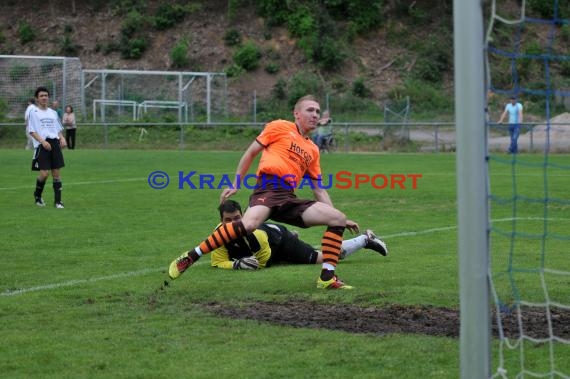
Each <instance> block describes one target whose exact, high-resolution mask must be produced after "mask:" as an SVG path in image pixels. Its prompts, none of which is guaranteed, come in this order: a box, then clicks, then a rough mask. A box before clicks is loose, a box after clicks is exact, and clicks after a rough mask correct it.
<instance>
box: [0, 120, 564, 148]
mask: <svg viewBox="0 0 570 379" xmlns="http://www.w3.org/2000/svg"><path fill="white" fill-rule="evenodd" d="M263 125H264V124H263V123H233V122H226V123H207V122H202V123H176V122H174V123H143V122H129V123H100V122H98V123H85V122H81V123H79V127H78V131H77V133H78V147H79V148H82V147H83V148H101V149H107V148H137V149H138V148H144V149H153V148H160V149H192V150H242V149H245V148H246V147H247V145H249V144H250V143H251V141H253V140H254V138H255V137H256V136H257V134H258V133H259V132H260V131H261V129H262V128H263ZM455 132H456V130H455V124H454V123H450V122H426V123H357V122H353V123H350V122H343V123H335V124H334V125H333V135H334V140H335V144H334V146H333V147H334V148H333V149H331V151H330V152H331V153H350V152H425V153H440V152H454V151H455V148H456V133H455ZM25 143H26V139H25V135H24V126H23V122H22V123H4V124H1V123H0V148H2V147H5V148H14V147H23V146H24V145H25ZM509 144H510V137H509V132H508V126H507V125H498V124H492V125H490V126H489V130H488V146H489V150H490V151H493V152H507V150H508V146H509ZM518 144H519V151H520V152H543V151H545V149H546V148H548V149H549V151H550V152H554V153H555V152H562V153H564V152H570V123H550V124H544V123H525V124H523V125H522V126H521V134H520V137H519V139H518Z"/></svg>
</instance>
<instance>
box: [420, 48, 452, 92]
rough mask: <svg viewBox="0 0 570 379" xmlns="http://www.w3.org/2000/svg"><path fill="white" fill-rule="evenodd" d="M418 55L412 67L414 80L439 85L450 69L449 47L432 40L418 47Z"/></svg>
mask: <svg viewBox="0 0 570 379" xmlns="http://www.w3.org/2000/svg"><path fill="white" fill-rule="evenodd" d="M418 54H419V56H420V58H419V59H418V60H417V62H416V65H415V67H414V71H413V75H414V78H416V79H420V80H424V81H427V82H431V83H439V82H440V81H441V80H442V78H443V74H444V73H445V72H446V71H447V70H448V69H449V67H451V52H450V50H449V45H448V44H447V43H445V41H443V40H439V39H437V38H432V39H431V40H429V41H425V42H423V43H422V44H421V45H420V46H419V51H418Z"/></svg>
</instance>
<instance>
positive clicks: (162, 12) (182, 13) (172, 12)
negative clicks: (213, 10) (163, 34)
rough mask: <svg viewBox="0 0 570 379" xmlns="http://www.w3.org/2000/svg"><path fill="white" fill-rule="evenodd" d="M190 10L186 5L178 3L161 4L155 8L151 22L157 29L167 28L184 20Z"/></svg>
mask: <svg viewBox="0 0 570 379" xmlns="http://www.w3.org/2000/svg"><path fill="white" fill-rule="evenodd" d="M190 11H191V10H190V9H189V8H188V7H185V6H182V5H179V4H161V5H159V7H158V8H157V10H156V13H155V15H154V17H153V22H152V23H153V24H154V27H155V28H156V29H158V30H165V29H169V28H172V27H173V26H175V25H176V24H178V23H180V22H182V21H184V18H185V17H186V15H187V14H188V13H190Z"/></svg>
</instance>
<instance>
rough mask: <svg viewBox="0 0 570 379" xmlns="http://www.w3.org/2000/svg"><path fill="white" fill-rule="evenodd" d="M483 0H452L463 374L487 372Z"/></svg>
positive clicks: (469, 377)
mask: <svg viewBox="0 0 570 379" xmlns="http://www.w3.org/2000/svg"><path fill="white" fill-rule="evenodd" d="M482 6H483V2H482V1H481V0H454V2H453V23H454V36H455V41H454V48H455V54H454V56H455V123H456V135H457V154H456V159H457V163H456V169H457V215H458V221H457V225H458V237H457V239H458V253H459V291H460V321H461V326H460V365H461V368H460V369H461V379H482V378H489V377H490V362H491V358H490V313H489V285H488V279H487V272H488V244H487V223H488V210H487V209H488V207H487V196H486V194H487V185H486V183H487V180H486V177H487V175H486V163H485V157H486V148H485V146H486V145H485V135H486V134H485V103H486V101H485V95H486V93H485V75H484V72H485V71H484V62H485V60H484V38H483V36H484V31H483V9H482Z"/></svg>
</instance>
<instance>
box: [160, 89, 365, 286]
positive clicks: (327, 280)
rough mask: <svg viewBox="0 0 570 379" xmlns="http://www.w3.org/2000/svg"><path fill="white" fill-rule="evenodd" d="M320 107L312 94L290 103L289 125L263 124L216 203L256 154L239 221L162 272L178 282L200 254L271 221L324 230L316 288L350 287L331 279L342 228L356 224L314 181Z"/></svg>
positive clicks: (225, 196) (229, 192)
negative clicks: (309, 193) (302, 194)
mask: <svg viewBox="0 0 570 379" xmlns="http://www.w3.org/2000/svg"><path fill="white" fill-rule="evenodd" d="M320 113H321V108H320V105H319V102H318V101H317V100H316V99H315V98H314V97H313V96H310V95H308V96H304V97H302V98H300V99H299V100H298V101H297V103H296V104H295V108H294V109H293V115H294V117H295V122H290V121H285V120H275V121H272V122H270V123H268V124H267V125H265V128H264V129H263V131H262V132H261V134H259V136H258V137H257V138H256V139H255V141H254V142H253V143H252V144H251V145H250V146H249V147H248V149H247V150H246V151H245V153H244V154H243V156H242V157H241V159H240V161H239V164H238V166H237V170H236V179H235V180H234V182H233V185H232V187H231V188H227V189H225V190H224V191H223V192H222V195H221V198H220V202H223V201H224V200H226V199H228V198H229V197H230V196H232V195H234V194H235V193H236V192H237V191H238V188H239V184H240V179H241V178H244V177H245V176H246V175H247V172H248V170H249V168H250V166H251V164H252V162H253V160H254V159H255V157H257V155H258V154H259V153H261V159H260V161H259V165H258V167H257V172H256V174H257V176H258V178H259V179H258V186H256V189H254V191H253V194H252V195H251V196H250V200H249V208H248V209H247V210H246V212H245V213H244V215H243V217H242V219H241V220H239V221H234V222H232V223H226V224H224V225H222V226H221V227H220V228H218V229H216V231H215V232H214V233H213V234H212V235H210V236H209V237H208V238H207V239H206V240H204V241H203V242H202V243H200V244H199V245H198V246H196V247H195V248H194V249H193V250H190V251H187V252H184V253H183V254H182V255H181V256H180V257H178V258H177V259H175V260H174V261H172V263H171V264H170V267H169V270H168V274H169V276H170V278H171V279H176V278H178V277H179V276H180V275H181V274H182V273H183V272H184V271H186V269H187V268H188V267H190V266H191V265H192V264H193V263H194V262H195V261H196V260H198V259H199V258H200V257H201V256H202V255H203V254H208V253H210V252H211V251H212V250H214V249H216V248H218V247H220V246H222V245H224V244H227V243H228V242H232V241H233V240H236V239H238V238H240V237H243V236H245V235H247V234H249V233H252V232H253V231H254V230H255V229H257V228H258V227H259V226H260V225H261V224H262V223H263V222H264V221H266V220H268V219H272V220H274V221H278V222H283V223H286V224H290V225H294V226H297V227H301V228H308V227H311V226H316V225H324V226H326V227H327V228H326V230H325V232H324V234H323V237H322V241H321V242H322V248H321V251H322V254H323V263H322V270H321V274H320V276H319V278H318V279H317V288H321V289H351V288H352V287H351V286H349V285H347V284H345V283H344V282H343V281H341V280H340V279H339V278H338V277H337V276H336V275H335V269H336V266H337V264H338V261H339V256H340V251H341V244H342V241H343V233H344V230H345V229H347V228H348V229H349V230H350V231H352V232H358V231H359V227H358V224H357V223H356V222H354V221H351V220H348V219H347V218H346V216H345V215H344V213H342V212H341V211H339V210H338V209H336V208H335V207H334V206H333V204H332V201H331V198H330V197H329V194H328V193H327V191H326V190H325V189H323V188H321V187H322V186H321V185H320V183H319V179H320V178H321V177H322V175H321V166H320V162H319V148H318V147H317V146H316V145H315V144H314V143H313V141H312V140H311V138H310V135H311V133H312V132H313V131H314V130H315V128H316V127H317V123H318V121H319V119H320ZM305 177H308V178H309V179H308V180H310V181H311V183H312V185H311V188H312V190H313V194H314V197H315V200H308V199H300V198H298V197H297V196H296V195H295V186H296V185H297V184H299V183H301V181H303V180H304V179H303V178H305Z"/></svg>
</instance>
